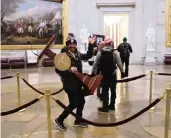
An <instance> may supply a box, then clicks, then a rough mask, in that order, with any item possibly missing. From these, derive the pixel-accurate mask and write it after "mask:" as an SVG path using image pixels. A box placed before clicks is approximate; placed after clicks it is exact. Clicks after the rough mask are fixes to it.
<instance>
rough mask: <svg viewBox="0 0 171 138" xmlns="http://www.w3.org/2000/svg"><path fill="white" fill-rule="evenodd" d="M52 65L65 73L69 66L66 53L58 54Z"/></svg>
mask: <svg viewBox="0 0 171 138" xmlns="http://www.w3.org/2000/svg"><path fill="white" fill-rule="evenodd" d="M54 65H55V67H56V68H57V69H58V70H60V71H66V70H67V69H69V68H70V66H71V60H70V58H69V57H68V56H67V55H66V53H60V54H57V55H56V56H55V58H54Z"/></svg>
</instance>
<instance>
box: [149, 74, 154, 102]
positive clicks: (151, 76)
mask: <svg viewBox="0 0 171 138" xmlns="http://www.w3.org/2000/svg"><path fill="white" fill-rule="evenodd" d="M152 91H153V71H150V97H149V104H151V103H152Z"/></svg>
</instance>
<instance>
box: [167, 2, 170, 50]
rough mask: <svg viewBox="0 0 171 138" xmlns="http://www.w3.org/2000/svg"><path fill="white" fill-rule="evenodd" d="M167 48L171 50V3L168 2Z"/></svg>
mask: <svg viewBox="0 0 171 138" xmlns="http://www.w3.org/2000/svg"><path fill="white" fill-rule="evenodd" d="M166 47H170V48H171V1H170V0H166Z"/></svg>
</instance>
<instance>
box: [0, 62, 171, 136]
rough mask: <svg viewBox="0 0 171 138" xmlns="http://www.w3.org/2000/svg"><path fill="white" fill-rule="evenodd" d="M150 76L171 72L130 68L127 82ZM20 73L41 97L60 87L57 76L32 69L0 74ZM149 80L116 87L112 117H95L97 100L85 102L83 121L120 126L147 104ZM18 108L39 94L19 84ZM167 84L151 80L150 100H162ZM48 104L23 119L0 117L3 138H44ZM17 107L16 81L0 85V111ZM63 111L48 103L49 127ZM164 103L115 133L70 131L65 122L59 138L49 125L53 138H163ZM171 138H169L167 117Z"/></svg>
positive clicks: (70, 124)
mask: <svg viewBox="0 0 171 138" xmlns="http://www.w3.org/2000/svg"><path fill="white" fill-rule="evenodd" d="M150 70H153V71H154V72H167V73H171V66H163V65H160V66H159V65H158V66H141V65H131V66H130V77H133V76H138V75H141V74H147V73H149V71H150ZM16 72H20V74H21V76H23V77H24V78H25V79H26V80H27V81H28V82H29V83H30V84H32V85H33V86H34V87H35V88H37V89H39V90H41V91H42V92H45V90H46V89H50V91H51V92H55V91H57V90H58V89H60V88H61V87H62V84H61V81H60V78H59V76H58V75H57V74H56V73H55V71H54V68H52V67H46V68H35V69H25V70H24V69H21V70H18V69H17V70H1V77H3V76H8V75H14V74H15V73H16ZM84 72H90V67H88V66H87V65H86V66H84ZM149 78H150V77H149V75H148V76H146V77H144V78H141V79H139V80H135V81H132V82H128V83H123V84H118V85H117V104H116V111H114V112H109V113H108V114H107V113H99V112H98V111H97V108H98V107H99V106H101V103H100V101H99V99H98V98H97V97H96V96H95V95H94V96H89V97H86V105H85V109H84V118H86V119H88V120H92V121H95V122H103V123H107V122H108V123H109V122H118V121H121V120H124V119H126V118H128V117H130V116H132V115H133V114H135V113H136V112H138V111H140V110H141V109H143V108H144V107H146V106H147V105H148V103H149ZM20 83H21V102H22V104H25V103H27V102H29V101H31V100H33V99H34V98H37V97H38V96H39V94H37V93H36V92H35V91H33V90H32V89H31V88H29V87H28V86H27V85H26V84H25V83H24V82H23V81H22V80H20ZM167 83H171V77H170V76H156V75H154V77H153V94H152V96H153V99H156V98H158V97H160V96H161V95H162V94H163V93H164V91H165V85H166V84H167ZM56 97H57V98H58V99H60V100H61V101H62V102H63V103H65V105H67V103H68V98H67V95H66V94H65V92H61V93H60V94H58V95H56ZM45 101H46V99H45V97H44V98H43V99H41V100H40V101H39V102H38V103H36V104H34V105H32V106H30V107H28V108H27V109H26V111H25V112H24V113H15V114H12V115H8V116H4V117H1V127H2V128H1V129H2V130H1V137H2V138H47V137H48V136H47V120H46V117H47V115H46V102H45ZM16 107H17V87H16V78H12V79H6V80H2V81H1V111H7V110H10V109H13V108H16ZM62 111H63V109H62V108H61V107H59V106H58V105H57V104H56V103H55V102H54V101H53V100H51V117H52V121H53V120H54V119H55V118H56V117H57V116H58V115H59V114H60V113H61V112H62ZM164 116H165V99H163V100H162V101H161V102H160V103H159V104H157V105H156V110H154V111H152V112H146V113H145V114H143V115H141V116H140V117H138V118H137V119H135V120H133V121H131V122H129V123H126V124H124V125H121V126H118V127H109V128H105V127H94V126H90V125H89V127H88V128H84V129H83V128H74V127H73V122H74V118H73V117H72V116H69V117H68V118H67V119H66V121H65V123H66V126H67V131H66V132H60V131H59V130H58V129H57V128H56V126H55V125H54V124H53V123H52V129H53V138H164V121H165V120H164ZM169 123H170V128H169V133H170V137H171V114H170V121H169Z"/></svg>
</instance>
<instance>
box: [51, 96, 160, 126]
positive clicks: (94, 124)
mask: <svg viewBox="0 0 171 138" xmlns="http://www.w3.org/2000/svg"><path fill="white" fill-rule="evenodd" d="M53 99H54V100H55V102H56V103H57V104H58V105H60V106H61V107H62V108H63V109H66V106H65V105H64V104H63V103H62V102H61V101H59V100H58V99H57V98H56V97H54V96H53ZM161 99H162V98H158V99H156V100H155V101H154V102H152V103H151V104H150V105H148V106H147V107H145V108H144V109H142V110H141V111H139V112H138V113H136V114H134V115H133V116H131V117H129V118H127V119H125V120H122V121H119V122H116V123H106V124H105V123H97V122H92V121H89V120H87V119H84V118H81V117H79V116H77V115H76V114H75V113H74V112H72V111H69V110H68V112H69V113H70V114H71V115H72V116H74V117H76V118H78V119H81V120H82V121H84V122H85V123H88V124H90V125H93V126H97V127H114V126H119V125H123V124H125V123H127V122H130V121H132V120H133V119H135V118H137V117H138V116H140V115H141V114H143V113H145V112H146V111H148V110H149V109H150V108H152V107H153V106H155V105H156V104H157V103H159V102H160V100H161Z"/></svg>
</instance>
